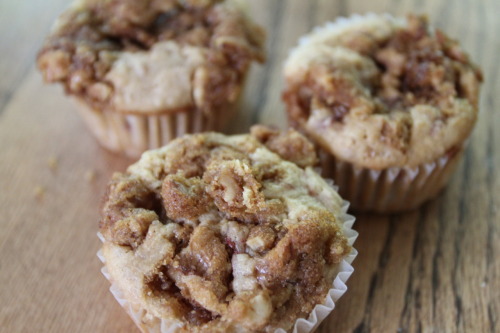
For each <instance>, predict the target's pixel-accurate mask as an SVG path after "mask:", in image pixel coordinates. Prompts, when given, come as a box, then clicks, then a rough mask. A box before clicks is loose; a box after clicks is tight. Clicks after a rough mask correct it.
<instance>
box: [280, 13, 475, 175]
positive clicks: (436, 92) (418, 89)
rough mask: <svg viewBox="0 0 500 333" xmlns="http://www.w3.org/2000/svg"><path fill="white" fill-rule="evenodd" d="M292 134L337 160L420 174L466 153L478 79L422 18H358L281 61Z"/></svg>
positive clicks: (323, 31) (314, 37) (326, 30)
mask: <svg viewBox="0 0 500 333" xmlns="http://www.w3.org/2000/svg"><path fill="white" fill-rule="evenodd" d="M285 77H286V82H287V88H286V91H285V92H284V100H285V102H286V103H287V106H288V115H289V119H290V121H291V122H292V124H294V125H295V126H296V127H298V128H300V129H301V130H302V131H303V132H305V133H306V134H307V135H308V136H310V137H311V138H313V139H314V141H316V142H318V144H319V145H320V146H321V147H322V148H323V149H324V150H325V151H326V152H328V153H330V154H332V155H334V156H335V157H336V158H337V159H339V160H342V161H346V162H350V163H352V164H354V165H356V166H360V167H367V168H371V169H378V170H381V169H386V168H391V167H416V166H418V165H421V164H424V163H428V162H432V161H434V160H436V159H437V158H439V157H441V156H443V155H445V154H447V153H449V152H451V153H453V151H454V150H457V148H459V147H461V146H462V144H463V142H464V141H465V139H466V138H467V137H468V135H469V134H470V132H471V130H472V128H473V126H474V124H475V121H476V117H477V104H478V94H479V85H480V82H481V73H480V71H479V70H478V69H477V67H476V66H475V65H473V64H472V63H471V62H470V61H469V58H468V57H467V55H466V54H465V53H464V52H463V51H462V50H461V48H460V47H459V45H458V43H457V42H455V41H453V40H451V39H450V38H448V37H447V36H446V35H444V34H443V33H442V32H441V31H439V30H433V29H431V28H430V27H429V26H428V24H427V20H426V19H425V18H424V17H415V16H409V17H408V18H407V19H406V20H399V19H394V18H392V17H390V16H388V15H385V16H384V15H373V14H372V15H366V16H354V17H352V18H350V19H341V20H339V21H337V22H335V23H331V24H327V25H325V26H324V27H322V28H318V29H316V30H314V31H313V32H312V33H311V34H310V35H308V36H306V37H303V38H302V39H301V41H300V43H299V46H298V47H297V48H295V49H294V50H293V51H292V52H291V54H290V56H289V58H288V60H287V61H286V64H285Z"/></svg>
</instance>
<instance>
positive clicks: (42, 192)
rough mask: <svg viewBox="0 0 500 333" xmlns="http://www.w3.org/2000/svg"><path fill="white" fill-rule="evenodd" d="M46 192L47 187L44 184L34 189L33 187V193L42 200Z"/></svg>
mask: <svg viewBox="0 0 500 333" xmlns="http://www.w3.org/2000/svg"><path fill="white" fill-rule="evenodd" d="M45 192H46V189H45V187H43V186H36V187H35V188H34V189H33V195H34V196H35V198H37V199H38V200H42V199H43V198H44V196H45Z"/></svg>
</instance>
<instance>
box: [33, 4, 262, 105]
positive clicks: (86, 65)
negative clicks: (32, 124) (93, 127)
mask: <svg viewBox="0 0 500 333" xmlns="http://www.w3.org/2000/svg"><path fill="white" fill-rule="evenodd" d="M263 40H264V34H263V31H262V29H261V28H259V27H257V26H256V25H255V24H254V23H252V22H250V20H249V19H248V18H247V17H246V16H245V15H244V14H243V13H242V11H241V10H240V9H238V8H237V7H236V6H234V5H232V3H231V2H230V1H194V0H188V1H180V0H179V1H176V0H139V1H138V0H133V1H132V0H99V1H97V0H81V1H77V2H75V3H74V4H73V6H72V7H71V8H69V9H68V10H67V11H66V12H65V13H63V14H62V15H61V17H60V18H59V19H58V21H57V23H56V25H55V26H54V29H53V31H52V33H51V34H50V36H49V37H48V38H47V39H46V41H45V44H44V46H43V48H42V49H41V51H40V52H39V55H38V67H39V68H40V70H41V72H42V74H43V75H44V78H45V80H46V81H48V82H61V83H63V85H64V87H65V90H66V92H67V93H68V94H72V95H76V96H77V97H79V98H80V99H83V100H85V101H86V102H87V103H89V104H90V105H91V106H92V107H93V108H95V109H116V110H117V111H121V112H129V113H137V112H139V113H151V112H162V111H163V112H164V111H165V110H170V109H172V110H178V109H183V108H193V107H198V108H201V109H203V110H204V111H207V112H209V111H210V110H213V109H214V108H216V107H218V106H221V105H225V104H227V103H229V102H234V101H235V100H236V97H237V96H238V94H239V89H240V86H241V84H242V81H243V79H244V76H245V73H246V72H247V70H248V67H249V65H250V63H251V61H252V60H259V61H262V60H263ZM174 77H175V78H177V80H178V81H177V86H178V87H176V86H173V87H172V80H174ZM141 79H142V80H141ZM136 81H142V82H136ZM160 83H161V85H160V86H159V88H157V89H160V88H161V89H160V90H162V91H160V92H158V93H157V92H155V91H151V90H154V87H155V86H157V87H158V85H159V84H160ZM169 87H170V89H169ZM169 90H171V91H169ZM143 95H146V97H143ZM162 95H167V97H165V96H162ZM168 95H170V96H168Z"/></svg>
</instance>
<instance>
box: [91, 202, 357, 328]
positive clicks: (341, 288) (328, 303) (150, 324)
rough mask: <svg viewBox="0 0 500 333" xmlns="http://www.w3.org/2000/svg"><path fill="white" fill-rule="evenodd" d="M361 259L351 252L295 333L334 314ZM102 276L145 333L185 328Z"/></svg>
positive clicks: (349, 220) (348, 219)
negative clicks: (149, 310)
mask: <svg viewBox="0 0 500 333" xmlns="http://www.w3.org/2000/svg"><path fill="white" fill-rule="evenodd" d="M348 207H349V203H348V202H347V201H344V202H343V206H342V212H341V215H340V217H341V219H342V220H343V221H344V222H343V230H344V234H345V236H346V237H347V240H348V243H349V245H351V247H352V245H353V244H354V241H355V240H356V238H357V237H358V233H357V232H356V231H355V230H353V229H352V226H353V224H354V221H355V218H354V217H353V216H351V215H349V214H347V209H348ZM97 236H98V237H99V239H100V240H101V242H102V243H104V242H105V241H106V240H105V239H104V237H103V236H102V234H101V233H98V234H97ZM357 255H358V251H356V249H354V247H352V250H351V252H350V253H349V254H348V255H347V256H346V257H345V258H344V259H343V260H342V262H341V263H340V264H339V266H338V272H337V276H336V277H335V279H334V281H333V284H332V288H331V289H330V290H329V291H328V293H327V295H326V298H325V302H324V303H323V304H317V305H316V306H315V307H314V309H313V310H312V311H311V313H310V314H309V317H308V318H307V319H305V318H300V319H298V320H297V321H296V322H295V324H294V326H293V330H292V332H293V333H309V332H312V331H314V330H315V329H316V328H317V327H318V326H319V324H321V322H322V321H323V319H325V318H326V317H327V316H328V315H329V314H330V312H332V310H333V309H334V308H335V302H337V301H338V299H339V298H340V297H341V296H342V295H343V294H344V293H345V292H346V291H347V285H346V282H347V280H348V279H349V277H350V276H351V274H352V273H353V272H354V268H353V267H352V265H351V263H352V261H353V260H354V258H356V256H357ZM97 257H98V258H99V259H100V260H101V262H102V263H103V264H104V265H105V264H106V259H105V258H104V255H103V253H102V250H99V252H97ZM101 272H102V274H103V275H104V276H105V277H106V279H108V280H109V282H110V283H111V287H110V288H109V290H110V291H111V293H112V294H113V296H114V297H115V298H116V300H117V301H118V303H119V304H120V305H121V306H122V307H123V308H124V309H125V311H126V312H127V313H128V314H129V316H130V317H131V318H132V320H133V321H134V322H135V324H136V325H137V326H138V327H139V328H140V330H141V331H142V332H144V333H173V332H177V330H178V329H181V328H182V327H183V324H182V323H179V322H169V321H167V320H162V319H159V318H156V317H151V316H149V315H148V314H147V313H146V311H145V310H143V309H141V308H140V306H139V305H136V304H132V303H131V302H129V301H128V300H127V299H125V297H124V295H123V293H122V291H121V290H120V289H119V288H118V286H117V285H116V284H115V283H114V282H113V279H112V277H111V276H110V274H109V273H108V270H107V268H106V266H104V267H103V268H102V269H101ZM285 332H286V331H285V330H283V329H277V330H275V333H285Z"/></svg>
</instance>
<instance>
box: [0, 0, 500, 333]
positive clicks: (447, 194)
mask: <svg viewBox="0 0 500 333" xmlns="http://www.w3.org/2000/svg"><path fill="white" fill-rule="evenodd" d="M67 4H68V1H67V0H47V1H44V2H22V1H21V2H19V1H15V0H4V1H3V2H1V3H0V48H1V49H2V50H7V51H6V52H4V55H3V56H2V57H0V142H1V143H2V145H1V147H0V160H1V161H2V163H0V189H1V191H0V213H1V215H0V216H2V218H1V219H0V299H2V300H3V305H2V306H1V307H0V327H1V329H0V330H1V331H5V332H33V331H35V332H137V329H136V328H135V327H134V325H133V323H132V322H131V320H130V319H129V318H128V317H127V315H126V314H125V313H124V311H123V310H122V309H121V308H120V306H119V305H118V304H117V303H116V302H115V300H114V299H113V297H112V296H111V294H110V293H109V291H108V287H109V285H108V282H107V281H106V280H105V279H104V278H103V277H102V276H101V274H100V272H99V269H100V267H101V264H100V262H99V261H98V259H97V258H96V256H95V253H96V251H97V250H98V248H99V241H98V239H97V238H96V231H97V221H98V219H99V207H100V204H101V203H100V200H101V196H102V194H103V192H104V189H105V185H106V183H107V181H108V179H109V177H110V176H111V174H112V173H113V172H114V171H120V170H124V169H125V168H126V166H127V165H128V164H129V163H130V162H131V161H130V160H128V159H126V158H123V157H120V156H117V155H114V154H112V153H109V152H107V151H105V150H104V149H102V148H100V147H99V146H98V144H97V143H96V141H95V140H94V139H93V138H92V137H91V136H90V134H89V132H88V131H87V130H86V128H85V126H84V124H83V122H82V121H81V120H80V119H79V117H78V114H77V113H76V112H75V109H74V106H73V105H72V104H71V103H70V102H69V101H68V100H67V99H66V98H64V96H63V94H62V92H61V89H60V88H59V87H54V86H45V85H43V84H42V82H41V77H40V75H39V74H37V73H36V72H35V70H34V68H33V60H34V57H35V53H36V51H37V48H38V46H39V45H40V43H41V41H42V37H43V35H45V33H46V32H47V31H48V29H49V26H50V24H51V22H52V20H53V18H54V17H55V15H56V14H57V13H58V12H59V11H60V10H61V9H62V8H63V7H64V6H66V5H67ZM249 4H250V12H251V13H252V15H253V16H254V17H255V18H256V20H257V21H258V22H260V23H261V24H263V25H264V26H266V28H267V29H268V43H267V45H268V47H267V48H268V61H267V62H266V64H264V65H262V66H254V67H253V69H252V72H251V73H250V75H249V77H248V85H247V88H246V90H245V94H244V99H243V103H242V108H241V112H240V113H239V114H238V115H237V116H236V118H235V119H234V120H233V126H232V127H231V128H230V129H229V131H230V132H231V133H237V132H244V131H246V130H247V128H248V127H249V126H250V125H251V124H253V123H255V122H263V123H266V124H274V125H277V126H279V127H285V126H286V117H285V114H284V108H283V104H282V102H281V91H282V88H283V79H282V77H281V73H282V63H283V60H284V59H285V58H286V56H287V54H288V52H289V49H290V48H291V47H293V46H294V45H295V44H296V41H297V38H298V37H299V36H301V35H302V34H304V33H306V32H308V31H309V30H310V29H311V28H312V27H313V26H315V25H319V24H323V23H324V22H326V21H329V20H332V19H335V17H336V16H337V15H345V14H350V13H354V12H357V13H366V12H389V13H392V14H394V15H404V14H405V13H408V12H427V13H428V14H429V17H430V20H431V22H432V23H433V24H435V25H436V26H437V27H439V28H441V29H443V30H444V31H446V32H447V33H448V34H449V35H451V36H454V37H457V38H459V39H460V41H461V43H462V45H463V46H464V48H465V49H466V50H467V51H468V52H469V53H470V54H471V56H472V58H473V59H474V60H475V61H476V62H477V63H480V64H481V67H482V68H483V70H484V73H485V77H486V83H485V84H484V87H483V90H482V97H481V107H480V109H481V114H480V118H479V121H478V123H477V126H476V129H475V131H474V133H473V135H472V137H471V139H470V141H469V148H468V150H467V152H466V155H465V158H464V160H463V161H462V163H461V164H460V166H459V168H458V170H457V172H456V174H455V175H454V177H453V179H452V181H451V183H450V185H449V186H448V187H447V189H446V190H445V191H444V192H443V193H442V194H441V195H440V196H439V197H438V198H437V199H436V200H433V201H432V202H430V203H428V204H426V205H424V206H423V207H422V208H421V209H419V210H417V211H415V212H410V213H406V214H399V215H392V216H381V215H366V214H362V215H358V218H357V223H356V229H357V230H358V231H359V233H360V237H359V239H358V241H357V242H356V245H355V246H356V248H357V249H358V250H359V253H360V254H359V257H358V258H357V259H356V261H355V263H354V266H355V273H354V275H353V276H352V278H351V279H350V280H349V283H348V286H349V290H348V292H347V293H346V295H345V296H344V297H343V298H342V299H341V300H340V301H339V302H338V304H337V307H336V309H335V310H334V311H333V313H332V314H331V315H330V316H329V317H328V318H327V319H326V320H325V322H324V323H323V324H322V325H321V326H320V328H319V330H318V332H325V333H326V332H332V331H335V332H357V333H362V332H498V331H500V322H499V314H500V256H499V255H498V254H499V253H500V212H499V210H500V196H499V195H498V193H500V177H499V174H498V172H499V170H500V131H498V130H497V129H498V128H500V114H499V112H498V109H499V108H500V94H498V91H499V89H500V85H499V79H498V77H499V76H500V64H499V62H498V60H497V59H496V58H497V53H498V51H499V50H500V40H499V39H498V38H497V32H498V31H500V21H499V20H498V17H500V2H499V1H497V0H483V1H473V0H450V1H445V0H437V1H431V0H381V1H377V2H368V1H366V0H352V1H347V0H336V1H329V0H309V1H303V0H287V1H280V0H254V1H251V2H250V1H249ZM1 110H4V111H3V112H2V111H1Z"/></svg>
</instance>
